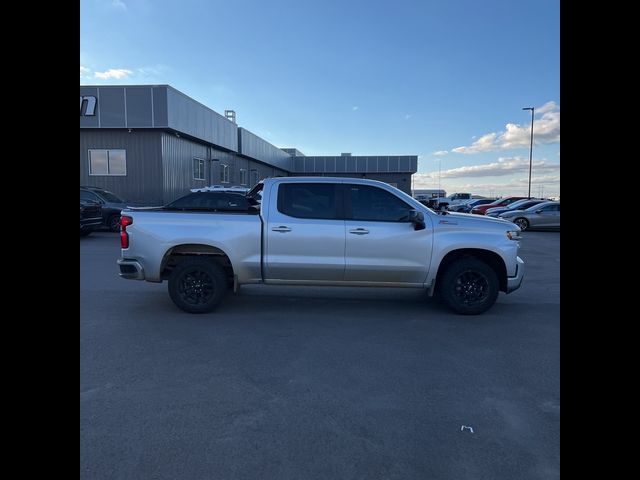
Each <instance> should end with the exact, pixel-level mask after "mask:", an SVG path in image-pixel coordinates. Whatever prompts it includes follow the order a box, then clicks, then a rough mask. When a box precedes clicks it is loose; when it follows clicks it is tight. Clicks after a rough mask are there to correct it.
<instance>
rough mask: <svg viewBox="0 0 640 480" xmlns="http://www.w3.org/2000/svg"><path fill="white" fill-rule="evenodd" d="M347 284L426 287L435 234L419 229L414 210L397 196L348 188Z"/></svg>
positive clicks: (379, 190)
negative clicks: (412, 219) (412, 216)
mask: <svg viewBox="0 0 640 480" xmlns="http://www.w3.org/2000/svg"><path fill="white" fill-rule="evenodd" d="M345 188H346V192H345V193H346V198H345V203H346V214H347V220H346V223H345V226H346V251H345V261H346V271H345V280H348V281H353V282H376V283H378V282H379V283H402V284H421V283H424V281H425V279H426V277H427V273H428V269H429V262H430V260H431V243H432V241H433V232H432V230H431V225H429V224H427V228H425V229H424V230H415V229H414V226H413V224H412V223H410V222H409V221H408V219H409V210H411V209H413V207H412V206H410V205H409V204H407V203H406V202H405V201H404V200H402V199H401V198H399V197H397V196H396V195H394V194H393V193H391V192H389V191H387V190H384V189H382V188H379V187H374V186H369V185H357V184H346V185H345Z"/></svg>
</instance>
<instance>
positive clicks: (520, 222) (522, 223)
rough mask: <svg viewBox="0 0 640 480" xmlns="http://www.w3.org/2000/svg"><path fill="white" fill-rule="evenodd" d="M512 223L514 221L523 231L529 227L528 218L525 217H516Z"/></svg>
mask: <svg viewBox="0 0 640 480" xmlns="http://www.w3.org/2000/svg"><path fill="white" fill-rule="evenodd" d="M513 223H515V224H516V225H517V226H519V227H520V230H522V231H523V232H524V231H525V230H526V229H527V228H529V220H527V219H526V218H522V217H520V218H516V219H515V220H514V221H513Z"/></svg>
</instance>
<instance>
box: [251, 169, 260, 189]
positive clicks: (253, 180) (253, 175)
mask: <svg viewBox="0 0 640 480" xmlns="http://www.w3.org/2000/svg"><path fill="white" fill-rule="evenodd" d="M258 179H259V177H258V170H251V186H252V187H253V186H254V185H256V184H257V183H258Z"/></svg>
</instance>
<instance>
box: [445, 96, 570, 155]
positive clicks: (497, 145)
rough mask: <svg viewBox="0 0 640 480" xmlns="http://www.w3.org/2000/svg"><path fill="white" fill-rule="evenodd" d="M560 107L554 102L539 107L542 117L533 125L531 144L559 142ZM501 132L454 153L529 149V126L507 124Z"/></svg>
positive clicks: (458, 149)
mask: <svg viewBox="0 0 640 480" xmlns="http://www.w3.org/2000/svg"><path fill="white" fill-rule="evenodd" d="M559 109H560V107H559V106H558V105H556V103H555V102H553V101H551V102H547V103H545V104H544V105H543V106H542V107H540V113H542V114H543V115H542V117H541V118H538V119H537V120H535V121H534V123H533V143H534V145H536V144H549V143H558V142H559V141H560V111H559ZM505 128H506V130H505V131H503V132H499V133H496V132H493V133H487V134H485V135H482V136H481V137H480V138H479V139H478V140H476V141H475V142H473V143H472V144H471V145H470V146H463V147H456V148H454V149H452V150H451V151H452V152H455V153H479V152H491V151H495V150H511V149H514V148H526V147H529V144H530V142H531V136H530V135H531V124H530V123H529V124H525V125H518V124H515V123H508V124H507V125H506V126H505Z"/></svg>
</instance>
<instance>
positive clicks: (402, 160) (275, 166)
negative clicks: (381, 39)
mask: <svg viewBox="0 0 640 480" xmlns="http://www.w3.org/2000/svg"><path fill="white" fill-rule="evenodd" d="M416 171H417V156H415V155H409V156H374V157H365V156H350V155H348V154H343V155H342V156H339V157H329V156H327V157H319V156H314V157H307V156H305V155H304V154H302V153H301V152H300V151H298V150H296V149H295V148H293V149H280V148H278V147H276V146H274V145H272V144H271V143H269V142H267V141H266V140H264V139H262V138H260V137H259V136H258V135H256V134H254V133H252V132H250V131H249V130H247V129H245V128H242V127H238V126H237V125H236V124H235V123H234V122H232V121H230V120H228V119H227V118H225V117H224V116H222V115H220V114H218V113H217V112H215V111H213V110H211V109H210V108H208V107H206V106H204V105H202V104H200V103H199V102H197V101H195V100H193V99H192V98H190V97H188V96H186V95H185V94H183V93H182V92H179V91H178V90H176V89H174V88H172V87H170V86H168V85H146V86H143V85H132V86H81V87H80V185H91V186H96V187H102V188H105V189H107V190H111V191H113V192H115V193H116V194H118V195H120V196H121V197H123V198H125V199H126V200H127V201H129V202H140V203H146V204H150V205H160V204H165V203H168V202H170V201H172V200H174V199H176V198H178V197H180V196H182V195H184V194H186V193H188V192H189V189H191V188H196V187H204V186H207V185H225V186H234V185H238V186H244V187H252V186H253V185H255V184H256V183H257V182H258V181H260V180H262V179H263V178H267V177H275V176H288V175H295V176H300V175H308V176H339V177H356V178H372V179H376V180H381V181H384V182H387V183H391V184H393V185H395V186H397V187H398V188H400V189H401V190H403V191H405V192H407V193H410V192H411V175H412V174H413V173H415V172H416Z"/></svg>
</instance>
